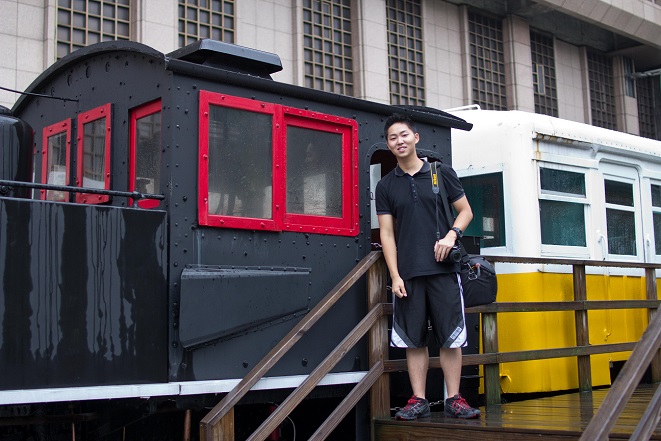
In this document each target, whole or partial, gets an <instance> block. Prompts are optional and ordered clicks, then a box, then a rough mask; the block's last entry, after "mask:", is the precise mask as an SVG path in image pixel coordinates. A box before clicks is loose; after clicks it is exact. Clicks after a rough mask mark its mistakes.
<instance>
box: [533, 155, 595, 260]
mask: <svg viewBox="0 0 661 441" xmlns="http://www.w3.org/2000/svg"><path fill="white" fill-rule="evenodd" d="M539 178H540V179H539V181H540V189H541V191H540V201H539V215H540V227H541V235H542V244H545V245H564V246H573V247H585V246H587V241H586V233H585V231H586V229H585V206H586V204H587V199H586V197H585V196H586V192H585V174H584V173H578V172H573V171H568V170H559V169H554V168H547V167H540V169H539Z"/></svg>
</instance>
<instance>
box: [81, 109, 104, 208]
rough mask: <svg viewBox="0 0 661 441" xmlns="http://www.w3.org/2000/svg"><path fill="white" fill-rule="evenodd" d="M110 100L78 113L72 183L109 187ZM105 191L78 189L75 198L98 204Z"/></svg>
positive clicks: (89, 186) (82, 185) (102, 199)
mask: <svg viewBox="0 0 661 441" xmlns="http://www.w3.org/2000/svg"><path fill="white" fill-rule="evenodd" d="M110 128H111V124H110V104H105V105H103V106H100V107H97V108H96V109H92V110H89V111H87V112H82V113H81V114H80V115H78V157H77V161H78V164H77V167H76V185H78V186H80V187H87V188H95V189H105V190H109V189H110ZM109 199H110V197H109V196H107V195H99V194H92V193H78V194H77V195H76V202H82V203H86V204H100V203H103V202H108V200H109Z"/></svg>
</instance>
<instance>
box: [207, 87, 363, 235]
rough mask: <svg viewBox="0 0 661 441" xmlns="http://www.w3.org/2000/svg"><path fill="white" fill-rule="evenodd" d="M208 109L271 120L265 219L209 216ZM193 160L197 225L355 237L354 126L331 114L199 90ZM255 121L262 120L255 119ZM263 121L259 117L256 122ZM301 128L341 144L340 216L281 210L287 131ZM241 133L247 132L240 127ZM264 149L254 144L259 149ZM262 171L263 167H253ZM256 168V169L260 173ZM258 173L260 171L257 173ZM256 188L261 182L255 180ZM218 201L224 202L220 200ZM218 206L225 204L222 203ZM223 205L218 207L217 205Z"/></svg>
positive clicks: (283, 207) (284, 196) (284, 206)
mask: <svg viewBox="0 0 661 441" xmlns="http://www.w3.org/2000/svg"><path fill="white" fill-rule="evenodd" d="M211 106H217V107H219V108H223V107H225V108H229V109H234V110H239V111H246V112H254V113H255V114H256V115H263V116H265V117H268V118H269V119H270V121H271V134H270V138H271V139H270V153H268V154H269V155H270V157H269V158H268V160H269V161H271V163H270V167H271V168H270V169H269V170H268V172H270V173H271V174H270V177H268V179H270V181H269V183H270V186H266V187H265V192H268V193H269V194H264V201H263V204H264V207H266V208H268V207H269V205H270V210H267V209H266V208H265V209H264V212H265V213H268V216H263V217H246V216H239V215H227V214H216V213H212V212H210V208H209V207H210V205H211V193H210V191H209V187H210V184H209V182H210V174H209V167H210V161H211V158H210V155H211V154H212V152H211V151H210V131H209V130H210V117H211V110H212V109H211ZM199 115H200V119H199V137H200V138H199V139H200V144H199V158H198V192H199V194H198V221H199V224H200V225H207V226H211V227H224V228H239V229H251V230H263V231H296V232H303V233H319V234H331V235H337V236H356V235H357V234H358V233H359V225H358V217H359V211H358V124H357V123H356V121H354V120H352V119H349V118H343V117H339V116H335V115H329V114H324V113H319V112H313V111H309V110H304V109H298V108H293V107H289V106H283V105H279V104H273V103H268V102H263V101H259V100H253V99H248V98H242V97H236V96H231V95H226V94H222V93H216V92H210V91H204V90H203V91H200V103H199ZM260 118H262V117H261V116H260ZM262 119H263V118H262ZM290 127H291V128H302V129H309V130H314V131H319V132H320V133H323V134H334V135H339V137H340V144H341V183H340V187H339V188H341V193H342V194H341V209H340V213H341V215H340V216H331V215H320V214H319V213H318V212H317V214H313V213H307V214H306V213H296V212H287V195H288V193H287V148H288V143H287V133H288V130H287V129H288V128H290ZM240 129H241V130H250V129H251V128H250V127H242V128H240ZM263 147H264V146H256V148H263ZM255 166H256V167H262V166H263V164H255ZM260 170H261V169H260ZM259 173H262V171H260V172H259ZM257 178H259V179H260V182H259V184H260V185H262V184H264V182H265V181H264V182H262V181H263V180H264V178H265V176H263V174H260V176H257ZM223 201H224V202H223ZM223 201H221V202H220V203H221V205H223V204H225V205H226V204H229V202H227V201H225V200H224V199H223ZM223 206H224V205H223Z"/></svg>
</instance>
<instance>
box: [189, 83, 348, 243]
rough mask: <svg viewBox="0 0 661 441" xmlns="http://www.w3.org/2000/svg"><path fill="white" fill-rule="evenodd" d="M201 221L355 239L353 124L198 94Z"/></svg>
mask: <svg viewBox="0 0 661 441" xmlns="http://www.w3.org/2000/svg"><path fill="white" fill-rule="evenodd" d="M200 115H201V118H200V157H199V170H200V173H199V177H198V183H199V191H200V197H199V200H198V211H199V222H200V224H201V225H210V226H218V227H221V226H222V227H229V228H249V229H261V230H274V231H279V230H290V231H301V232H319V233H326V234H339V235H355V234H357V228H358V225H357V208H358V207H357V200H358V187H357V169H356V167H355V164H357V159H358V158H357V149H356V148H355V147H356V145H357V138H356V133H357V125H356V123H355V121H352V120H348V119H345V118H338V117H334V116H331V115H324V114H319V113H316V112H309V111H306V110H302V109H292V108H288V107H284V106H280V105H276V104H272V103H265V102H260V101H255V100H250V99H245V98H239V97H232V96H228V95H222V94H218V93H212V92H207V91H201V92H200Z"/></svg>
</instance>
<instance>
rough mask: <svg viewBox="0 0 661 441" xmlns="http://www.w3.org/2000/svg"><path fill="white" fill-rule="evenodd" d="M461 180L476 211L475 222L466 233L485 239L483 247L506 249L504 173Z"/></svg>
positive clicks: (474, 213)
mask: <svg viewBox="0 0 661 441" xmlns="http://www.w3.org/2000/svg"><path fill="white" fill-rule="evenodd" d="M460 180H461V185H463V187H464V191H465V192H466V198H467V199H468V202H469V203H470V204H471V208H472V209H473V221H472V222H471V223H470V224H469V225H468V228H467V229H466V231H465V233H464V234H466V235H467V236H476V237H481V241H480V248H487V247H499V246H505V206H504V202H503V174H502V173H490V174H486V175H475V176H465V177H463V178H460Z"/></svg>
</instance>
